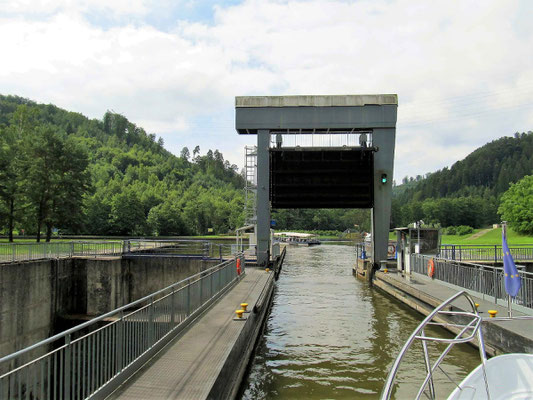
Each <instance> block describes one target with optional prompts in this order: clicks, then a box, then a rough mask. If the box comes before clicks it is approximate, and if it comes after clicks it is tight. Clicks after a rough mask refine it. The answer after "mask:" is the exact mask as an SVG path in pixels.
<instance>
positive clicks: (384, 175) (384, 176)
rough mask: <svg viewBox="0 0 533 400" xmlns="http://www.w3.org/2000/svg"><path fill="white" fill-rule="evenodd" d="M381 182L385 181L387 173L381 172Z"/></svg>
mask: <svg viewBox="0 0 533 400" xmlns="http://www.w3.org/2000/svg"><path fill="white" fill-rule="evenodd" d="M381 183H387V174H381Z"/></svg>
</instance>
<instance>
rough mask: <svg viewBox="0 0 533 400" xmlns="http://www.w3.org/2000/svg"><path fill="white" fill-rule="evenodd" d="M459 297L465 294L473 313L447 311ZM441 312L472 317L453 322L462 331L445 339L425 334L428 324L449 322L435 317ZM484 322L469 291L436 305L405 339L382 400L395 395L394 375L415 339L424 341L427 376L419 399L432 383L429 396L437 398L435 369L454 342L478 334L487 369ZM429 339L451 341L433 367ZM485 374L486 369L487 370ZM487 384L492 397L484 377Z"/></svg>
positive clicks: (483, 362)
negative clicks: (427, 344) (459, 322)
mask: <svg viewBox="0 0 533 400" xmlns="http://www.w3.org/2000/svg"><path fill="white" fill-rule="evenodd" d="M460 297H465V298H466V299H467V301H468V303H469V305H470V307H471V308H472V311H471V312H468V311H466V312H465V311H448V310H445V308H447V307H448V306H449V305H450V304H451V303H453V302H454V301H455V300H457V299H458V298H460ZM439 314H442V315H445V316H447V317H453V316H460V317H463V318H464V317H469V318H470V319H469V320H468V321H467V322H466V323H464V324H454V325H456V326H457V327H461V328H462V329H460V330H459V333H457V334H456V335H455V337H454V338H453V339H446V338H438V337H430V336H426V335H425V333H424V329H425V328H426V327H427V326H428V325H437V326H442V327H444V326H445V325H446V324H447V323H446V322H439V321H435V322H433V320H435V319H436V318H438V317H439ZM481 322H482V318H481V316H480V315H479V314H478V312H477V309H476V306H475V303H474V300H473V299H472V298H471V297H470V295H469V294H468V293H467V292H466V291H461V292H458V293H456V294H454V295H453V296H451V297H450V298H449V299H447V300H446V301H444V302H443V303H442V304H441V305H439V306H438V307H437V308H435V309H434V310H433V311H432V312H431V313H430V314H429V315H428V316H427V317H426V318H425V319H424V320H423V321H422V322H421V323H420V325H418V327H417V328H416V329H415V331H414V332H413V333H412V334H411V336H409V339H407V341H406V342H405V344H404V346H403V347H402V349H401V350H400V353H399V354H398V356H397V357H396V360H394V363H393V365H392V368H391V370H390V372H389V375H388V376H387V380H386V382H385V386H384V388H383V392H382V394H381V399H382V400H388V399H390V398H391V395H392V389H393V387H394V382H395V378H396V375H397V372H398V369H399V367H400V364H401V362H402V359H403V357H404V356H405V354H406V353H407V351H408V350H409V348H410V347H411V345H412V344H413V343H414V342H415V340H421V341H422V345H423V346H422V347H423V350H424V359H425V364H426V371H427V374H426V377H425V379H424V382H423V383H422V385H421V387H420V389H419V391H418V393H417V396H416V397H415V398H416V399H419V398H420V396H421V395H422V393H424V391H425V390H426V386H428V385H429V389H430V396H429V397H430V398H431V399H434V398H435V389H434V383H433V374H434V372H435V371H436V369H437V368H440V364H441V362H442V361H443V359H444V357H445V356H446V355H447V354H448V353H449V352H450V350H451V349H452V347H453V346H454V345H455V344H458V343H466V342H470V341H473V340H474V339H475V337H476V335H477V339H478V340H479V352H480V357H481V362H482V365H483V368H484V365H485V362H486V360H487V356H486V354H485V346H484V342H483V336H482V333H481V329H480V327H481ZM468 331H471V333H470V334H469V335H468V336H465V333H466V332H468ZM426 342H440V343H448V346H447V347H446V348H445V349H444V351H443V352H442V353H441V355H440V356H439V357H438V359H437V360H436V361H435V363H434V364H433V366H431V363H430V360H429V353H428V350H427V346H426ZM484 373H485V371H484ZM485 386H486V389H487V396H490V395H489V393H488V385H487V383H486V380H485Z"/></svg>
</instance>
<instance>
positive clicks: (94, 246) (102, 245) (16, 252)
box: [0, 238, 237, 263]
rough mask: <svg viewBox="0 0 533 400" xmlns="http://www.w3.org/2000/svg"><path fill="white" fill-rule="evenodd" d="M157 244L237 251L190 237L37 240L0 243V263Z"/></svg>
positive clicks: (204, 252) (203, 251)
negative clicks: (64, 240)
mask: <svg viewBox="0 0 533 400" xmlns="http://www.w3.org/2000/svg"><path fill="white" fill-rule="evenodd" d="M161 248H169V249H174V250H175V251H177V252H178V253H180V252H183V254H187V255H189V253H191V254H192V255H196V256H202V257H206V258H219V259H222V257H223V256H227V255H233V254H236V253H237V249H235V250H234V249H233V247H231V245H229V244H217V243H213V242H211V241H208V240H194V239H178V240H172V239H164V240H150V239H142V238H141V239H129V240H113V241H69V242H52V243H50V242H41V243H0V263H2V262H17V261H30V260H42V259H59V258H71V257H78V256H82V257H98V256H104V255H106V256H108V255H117V256H118V255H124V254H128V255H133V254H135V255H141V254H143V251H150V250H156V249H161ZM180 254H181V253H180Z"/></svg>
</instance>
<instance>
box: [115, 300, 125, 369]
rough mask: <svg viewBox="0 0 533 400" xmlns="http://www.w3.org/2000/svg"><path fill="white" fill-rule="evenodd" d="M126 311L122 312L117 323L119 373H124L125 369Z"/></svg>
mask: <svg viewBox="0 0 533 400" xmlns="http://www.w3.org/2000/svg"><path fill="white" fill-rule="evenodd" d="M123 336H124V311H120V318H119V320H118V323H117V338H116V349H115V351H116V352H117V372H119V371H120V372H122V369H123V358H122V356H123V354H122V347H123V345H122V344H123V342H124V338H123Z"/></svg>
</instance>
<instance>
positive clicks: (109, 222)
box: [0, 96, 243, 240]
mask: <svg viewBox="0 0 533 400" xmlns="http://www.w3.org/2000/svg"><path fill="white" fill-rule="evenodd" d="M242 187H243V178H242V177H241V175H240V174H239V173H238V171H237V166H235V165H230V163H229V162H228V161H226V160H224V158H223V156H222V154H221V153H220V152H219V151H217V150H214V151H212V150H208V151H207V153H205V154H203V155H202V154H200V148H199V147H196V148H195V149H194V150H193V151H192V154H191V152H190V151H189V149H187V148H184V149H183V151H182V152H181V155H180V157H177V156H174V155H173V154H171V153H170V152H168V151H167V150H165V148H164V147H163V141H162V140H161V139H159V140H156V136H155V135H154V134H148V133H146V132H145V131H144V130H143V129H142V128H141V127H138V126H136V125H135V124H133V123H131V122H130V121H128V120H127V119H126V118H125V117H124V116H122V115H120V114H116V113H112V112H107V113H106V114H105V115H104V118H103V119H102V120H96V119H92V120H91V119H88V118H86V117H84V116H83V115H81V114H78V113H73V112H68V111H65V110H62V109H60V108H58V107H55V106H53V105H44V104H36V103H34V102H32V101H29V100H27V99H23V98H20V97H15V96H0V225H1V227H2V230H3V231H4V232H6V233H7V235H8V236H11V235H12V232H13V231H15V230H16V231H17V232H18V233H24V234H26V235H28V234H31V235H36V236H37V238H38V240H39V236H40V233H41V232H42V231H45V233H46V238H47V240H50V238H51V236H52V234H53V233H55V232H57V231H58V230H59V232H63V233H74V234H92V235H122V236H127V235H133V236H143V235H197V234H206V233H208V232H209V231H210V230H212V231H213V232H214V233H226V232H227V231H228V230H231V229H235V227H238V226H240V225H241V224H242V203H243V193H242Z"/></svg>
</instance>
